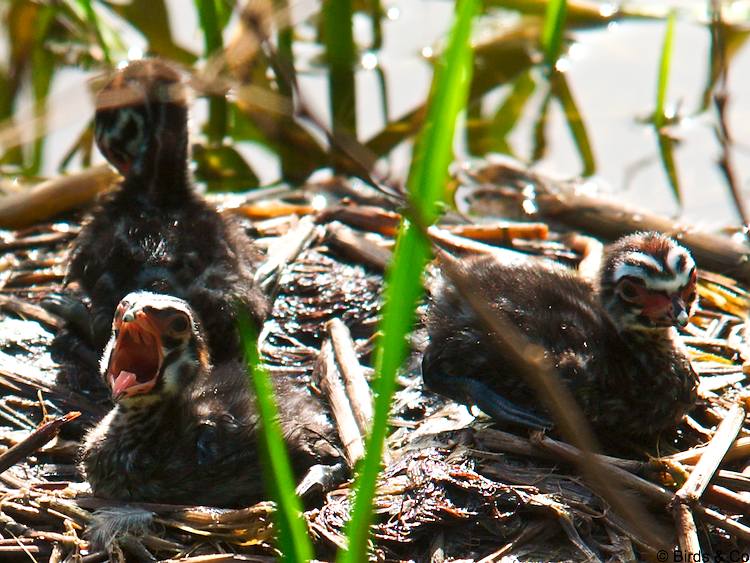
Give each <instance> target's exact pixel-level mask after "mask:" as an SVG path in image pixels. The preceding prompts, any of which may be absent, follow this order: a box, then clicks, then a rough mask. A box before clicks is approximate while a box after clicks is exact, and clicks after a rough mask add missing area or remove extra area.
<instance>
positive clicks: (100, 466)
mask: <svg viewBox="0 0 750 563" xmlns="http://www.w3.org/2000/svg"><path fill="white" fill-rule="evenodd" d="M204 334H205V333H204V330H203V327H202V326H201V322H200V320H199V319H198V317H197V316H196V314H195V312H194V311H193V309H192V308H191V307H190V305H189V304H188V303H187V302H185V301H183V300H181V299H178V298H175V297H172V296H168V295H159V294H154V293H148V292H137V293H131V294H129V295H127V296H126V297H125V298H124V299H123V300H122V301H121V302H120V304H119V306H118V307H117V310H116V313H115V318H114V321H113V324H112V336H111V338H110V341H109V343H108V344H107V347H106V350H105V353H104V356H103V358H102V363H101V369H102V375H103V377H104V378H105V380H106V381H107V384H108V386H109V388H110V390H111V393H112V397H113V399H114V401H115V406H114V408H113V409H112V410H111V411H110V412H109V414H108V415H107V416H106V417H105V418H104V419H103V420H102V421H101V422H100V423H99V424H98V425H97V426H96V427H95V428H93V429H92V430H91V431H90V432H89V434H88V435H87V436H86V439H85V441H84V444H83V447H82V450H81V464H82V469H83V472H84V473H85V475H86V477H87V479H88V481H89V482H90V484H91V487H92V489H93V491H94V493H95V494H96V495H98V496H102V497H106V498H112V499H117V500H124V501H141V502H166V503H177V504H191V505H192V504H208V505H212V506H242V505H247V504H249V503H252V502H255V501H257V500H258V499H259V498H260V496H261V494H262V492H263V489H262V480H261V477H260V473H261V467H260V462H259V459H258V451H257V438H258V432H259V428H258V425H259V415H258V413H257V411H256V408H255V402H254V397H253V395H252V394H251V392H250V391H249V389H248V379H247V373H246V370H245V366H244V365H243V364H242V363H241V362H239V361H236V360H230V361H227V362H223V363H218V364H216V365H211V361H210V355H209V352H208V349H207V346H206V342H205V336H204ZM275 383H276V393H277V400H278V402H279V403H280V404H283V405H284V408H283V409H281V412H280V421H279V422H280V424H281V428H282V431H283V432H284V434H285V438H286V440H287V445H288V447H289V449H290V454H291V457H292V460H293V463H294V465H295V468H296V469H297V470H298V471H304V470H306V469H308V468H309V467H311V466H312V465H314V464H318V463H326V462H331V463H335V462H337V461H338V460H339V454H338V450H337V449H336V448H335V447H334V446H333V445H332V444H333V443H334V442H333V430H332V428H331V427H330V426H326V425H325V424H324V421H323V419H322V418H321V415H320V412H321V406H320V405H319V404H317V403H316V402H315V401H316V399H315V398H313V397H312V396H311V395H310V394H309V393H306V389H303V388H302V387H301V386H297V385H296V384H295V382H293V381H287V380H284V379H283V378H279V379H277V381H276V382H275ZM329 438H330V439H329Z"/></svg>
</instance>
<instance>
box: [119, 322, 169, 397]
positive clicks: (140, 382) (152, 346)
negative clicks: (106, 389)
mask: <svg viewBox="0 0 750 563" xmlns="http://www.w3.org/2000/svg"><path fill="white" fill-rule="evenodd" d="M119 329H120V332H119V334H118V336H117V340H116V341H115V345H114V347H113V349H112V352H111V355H110V358H109V365H108V366H107V381H108V382H109V386H110V389H111V390H112V396H113V398H114V399H115V401H118V400H120V399H122V398H123V397H132V396H134V395H143V394H146V393H148V392H150V391H151V390H152V389H153V388H154V386H155V385H156V382H157V380H158V379H159V375H160V372H161V367H162V363H163V360H164V354H163V352H162V347H161V335H160V331H159V330H158V327H157V326H156V325H155V324H154V323H153V321H152V320H151V318H150V317H149V315H148V314H146V313H145V312H144V311H137V312H136V313H135V315H134V318H131V319H128V320H125V319H123V320H122V321H121V323H120V326H119Z"/></svg>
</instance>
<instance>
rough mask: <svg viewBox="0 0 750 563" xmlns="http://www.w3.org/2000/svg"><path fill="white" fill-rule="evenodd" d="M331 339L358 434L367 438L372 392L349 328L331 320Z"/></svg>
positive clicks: (338, 321) (329, 325) (336, 320)
mask: <svg viewBox="0 0 750 563" xmlns="http://www.w3.org/2000/svg"><path fill="white" fill-rule="evenodd" d="M326 327H327V329H328V334H329V335H330V337H331V343H332V344H333V351H334V352H335V353H336V361H337V362H338V366H339V368H340V370H341V375H342V377H343V379H344V386H345V388H346V393H347V396H348V398H349V404H350V405H351V407H352V411H353V412H354V418H355V419H356V421H357V426H358V427H359V432H360V434H361V435H362V436H367V434H369V432H370V424H372V416H373V412H372V390H371V389H370V385H369V384H368V383H367V378H366V377H365V374H364V371H362V366H361V365H360V363H359V358H358V357H357V352H356V351H355V350H354V341H353V340H352V335H351V333H350V332H349V328H348V327H347V326H346V325H345V324H344V323H343V322H342V321H341V319H332V320H330V321H328V323H327V325H326Z"/></svg>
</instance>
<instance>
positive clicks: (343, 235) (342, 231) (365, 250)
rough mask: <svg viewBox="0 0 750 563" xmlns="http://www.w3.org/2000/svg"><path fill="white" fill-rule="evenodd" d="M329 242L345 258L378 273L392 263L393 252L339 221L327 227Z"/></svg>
mask: <svg viewBox="0 0 750 563" xmlns="http://www.w3.org/2000/svg"><path fill="white" fill-rule="evenodd" d="M326 232H327V233H328V237H327V238H328V241H329V242H330V243H331V245H332V246H334V247H335V248H336V250H338V251H339V252H340V253H341V254H342V255H343V256H344V257H345V258H348V259H349V260H353V261H355V262H359V263H361V264H365V265H367V266H370V267H371V268H372V269H374V270H375V271H377V272H384V271H385V269H386V267H387V266H388V264H389V263H390V261H391V256H393V252H391V250H389V249H388V248H384V247H382V246H379V245H378V244H376V243H374V242H373V241H371V240H369V239H367V238H365V237H364V236H362V235H359V234H357V233H355V232H354V231H353V230H352V229H350V228H349V227H346V226H345V225H343V224H342V223H339V222H338V221H333V222H331V223H329V224H328V225H327V226H326Z"/></svg>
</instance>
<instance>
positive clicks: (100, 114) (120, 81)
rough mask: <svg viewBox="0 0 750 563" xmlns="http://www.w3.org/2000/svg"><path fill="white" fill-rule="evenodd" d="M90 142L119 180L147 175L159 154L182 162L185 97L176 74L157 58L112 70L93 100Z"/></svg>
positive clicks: (184, 155)
mask: <svg viewBox="0 0 750 563" xmlns="http://www.w3.org/2000/svg"><path fill="white" fill-rule="evenodd" d="M94 121H95V137H96V144H97V146H98V147H99V150H100V151H101V152H102V154H103V155H104V157H105V158H106V159H107V160H108V161H109V162H110V163H111V164H112V165H113V166H114V167H115V168H117V170H118V171H119V172H120V174H122V175H123V176H125V177H127V176H128V175H129V174H131V173H135V174H137V175H144V174H147V173H149V170H148V168H149V164H150V163H149V161H151V163H154V162H158V161H159V160H160V158H161V157H160V153H168V154H170V157H171V158H176V159H179V160H182V161H183V162H184V161H186V159H187V142H188V139H187V93H186V89H185V86H184V84H183V83H182V79H181V76H180V74H179V73H178V72H177V71H176V70H175V69H174V68H173V67H172V66H170V65H169V64H167V63H165V62H164V61H161V60H159V59H147V60H139V61H133V62H131V63H129V64H128V65H127V66H125V67H124V68H122V69H120V70H118V71H117V72H116V73H115V75H114V77H113V78H112V79H111V80H110V82H109V83H108V84H107V85H106V86H105V87H104V88H103V89H102V90H101V92H99V95H98V96H97V98H96V116H95V120H94Z"/></svg>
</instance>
